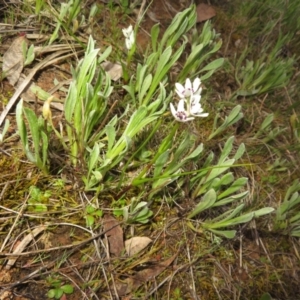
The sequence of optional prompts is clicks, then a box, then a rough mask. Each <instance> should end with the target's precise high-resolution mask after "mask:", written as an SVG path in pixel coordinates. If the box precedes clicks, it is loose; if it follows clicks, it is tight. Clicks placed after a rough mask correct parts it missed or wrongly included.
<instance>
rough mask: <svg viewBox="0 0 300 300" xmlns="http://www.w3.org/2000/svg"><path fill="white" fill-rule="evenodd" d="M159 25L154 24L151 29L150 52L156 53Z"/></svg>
mask: <svg viewBox="0 0 300 300" xmlns="http://www.w3.org/2000/svg"><path fill="white" fill-rule="evenodd" d="M159 31H160V28H159V23H157V24H155V25H154V26H152V28H151V42H152V51H153V52H156V51H157V38H158V35H159Z"/></svg>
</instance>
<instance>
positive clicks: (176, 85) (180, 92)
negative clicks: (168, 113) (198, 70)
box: [175, 82, 185, 98]
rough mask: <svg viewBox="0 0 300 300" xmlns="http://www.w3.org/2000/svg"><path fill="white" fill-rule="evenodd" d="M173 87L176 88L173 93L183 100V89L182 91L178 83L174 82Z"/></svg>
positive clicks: (181, 86)
mask: <svg viewBox="0 0 300 300" xmlns="http://www.w3.org/2000/svg"><path fill="white" fill-rule="evenodd" d="M175 87H176V89H175V92H176V93H177V95H178V96H179V97H180V98H184V91H185V89H184V87H183V85H182V84H180V83H178V82H176V83H175Z"/></svg>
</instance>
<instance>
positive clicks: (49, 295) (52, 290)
mask: <svg viewBox="0 0 300 300" xmlns="http://www.w3.org/2000/svg"><path fill="white" fill-rule="evenodd" d="M55 295H56V290H55V289H51V290H49V291H48V293H47V296H48V297H49V298H54V297H55Z"/></svg>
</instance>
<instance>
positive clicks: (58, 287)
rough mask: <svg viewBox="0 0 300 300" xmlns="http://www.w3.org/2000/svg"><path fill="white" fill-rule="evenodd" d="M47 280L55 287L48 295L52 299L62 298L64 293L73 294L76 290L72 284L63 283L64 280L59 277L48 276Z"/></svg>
mask: <svg viewBox="0 0 300 300" xmlns="http://www.w3.org/2000/svg"><path fill="white" fill-rule="evenodd" d="M47 281H48V283H49V284H50V286H51V287H53V288H51V289H50V290H49V291H48V293H47V296H48V297H49V298H51V299H52V298H54V299H61V297H62V296H63V295H64V294H72V293H73V291H74V288H73V286H72V285H70V284H64V285H62V282H61V280H60V278H58V277H48V279H47Z"/></svg>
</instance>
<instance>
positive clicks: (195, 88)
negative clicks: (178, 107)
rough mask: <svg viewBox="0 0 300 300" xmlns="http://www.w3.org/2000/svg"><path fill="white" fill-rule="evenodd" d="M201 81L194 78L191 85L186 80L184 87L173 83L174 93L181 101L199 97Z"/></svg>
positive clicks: (189, 81) (188, 80)
mask: <svg viewBox="0 0 300 300" xmlns="http://www.w3.org/2000/svg"><path fill="white" fill-rule="evenodd" d="M200 84H201V80H200V78H198V77H197V78H195V80H194V81H193V84H192V83H191V80H190V79H189V78H187V79H186V81H185V85H184V86H183V85H182V84H180V83H178V82H177V83H175V87H176V90H175V91H176V93H177V95H178V96H179V97H180V98H181V99H182V98H186V97H190V96H191V95H200V94H201V91H202V88H200Z"/></svg>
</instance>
